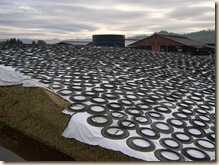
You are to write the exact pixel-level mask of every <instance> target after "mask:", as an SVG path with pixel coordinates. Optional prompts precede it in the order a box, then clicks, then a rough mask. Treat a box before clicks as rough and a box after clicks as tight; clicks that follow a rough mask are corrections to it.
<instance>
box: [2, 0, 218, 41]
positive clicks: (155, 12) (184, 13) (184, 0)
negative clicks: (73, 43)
mask: <svg viewBox="0 0 219 165" xmlns="http://www.w3.org/2000/svg"><path fill="white" fill-rule="evenodd" d="M207 29H215V1H213V0H0V38H11V37H16V38H32V39H51V38H58V39H70V38H91V37H92V35H93V34H124V35H126V37H129V36H132V35H135V34H152V33H154V32H159V31H161V30H166V31H168V32H175V33H189V32H194V31H199V30H207Z"/></svg>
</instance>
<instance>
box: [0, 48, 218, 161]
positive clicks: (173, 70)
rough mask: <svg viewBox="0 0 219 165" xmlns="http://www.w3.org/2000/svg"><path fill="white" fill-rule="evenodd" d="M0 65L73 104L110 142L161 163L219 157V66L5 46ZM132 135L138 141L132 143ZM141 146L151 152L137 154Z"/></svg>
mask: <svg viewBox="0 0 219 165" xmlns="http://www.w3.org/2000/svg"><path fill="white" fill-rule="evenodd" d="M0 65H5V66H11V67H13V68H16V70H17V71H19V72H21V73H23V74H24V75H27V76H30V77H32V78H33V79H36V80H38V81H39V82H41V83H43V84H45V85H46V86H47V87H48V88H50V89H52V90H53V91H54V92H55V93H57V94H58V95H60V96H63V97H65V98H67V99H68V100H70V101H71V102H72V104H71V105H70V106H69V107H68V108H67V110H69V111H71V112H74V113H83V112H88V113H89V114H90V117H89V118H88V119H87V122H88V123H89V124H91V125H93V126H95V127H101V128H102V130H101V133H102V135H103V136H104V137H105V138H109V139H113V140H116V139H124V140H127V141H126V142H127V146H129V147H130V148H131V149H133V150H137V151H140V152H153V153H154V155H155V157H156V158H157V159H158V160H160V161H168V160H170V161H185V159H186V160H191V161H209V160H214V159H215V158H211V157H210V156H209V155H208V154H207V151H208V152H214V153H215V110H214V108H215V59H214V58H213V59H212V58H200V57H196V56H191V55H186V54H178V53H159V52H150V51H146V50H135V49H129V48H112V47H86V46H73V45H43V46H41V45H20V46H16V45H14V46H13V45H12V46H9V45H1V47H0ZM76 105H77V106H79V108H77V107H76ZM98 118H102V119H104V121H101V120H98ZM176 129H177V130H181V131H176ZM130 130H135V131H136V132H137V134H138V135H139V136H138V137H130V133H129V131H130ZM163 134H170V138H163V137H162V135H163ZM136 139H137V140H141V141H145V142H147V143H148V144H149V146H148V147H142V146H138V145H137V144H135V143H134V141H136ZM155 140H159V143H160V146H161V147H163V148H162V149H160V148H159V149H156V145H154V143H155ZM186 144H193V147H186ZM192 152H195V153H200V154H202V155H203V156H202V157H201V156H197V155H195V154H192ZM170 155H175V158H173V159H172V158H171V157H170Z"/></svg>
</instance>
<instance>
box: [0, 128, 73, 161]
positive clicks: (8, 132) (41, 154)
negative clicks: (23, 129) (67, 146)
mask: <svg viewBox="0 0 219 165" xmlns="http://www.w3.org/2000/svg"><path fill="white" fill-rule="evenodd" d="M2 157H3V158H2ZM0 159H2V161H6V162H21V161H74V159H73V158H71V157H70V156H67V155H65V154H63V153H61V152H59V151H56V150H54V149H52V148H51V147H49V146H46V145H44V144H42V143H40V142H38V141H36V140H34V139H33V138H30V137H27V136H25V135H23V134H22V133H20V132H18V131H16V130H14V129H12V128H10V127H7V126H3V127H2V128H0Z"/></svg>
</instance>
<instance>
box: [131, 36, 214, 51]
mask: <svg viewBox="0 0 219 165" xmlns="http://www.w3.org/2000/svg"><path fill="white" fill-rule="evenodd" d="M153 35H158V36H161V37H164V38H167V39H169V40H172V41H175V42H178V43H181V44H183V45H186V46H191V47H195V48H203V47H208V48H214V47H213V46H209V45H206V44H204V43H201V42H198V41H195V40H192V39H190V38H187V37H184V36H180V35H171V34H158V33H154V34H153ZM153 35H151V36H149V37H147V38H144V39H142V40H139V41H137V42H135V43H132V44H130V45H128V46H134V45H135V44H136V43H139V42H141V41H143V40H146V39H148V38H150V37H152V36H153Z"/></svg>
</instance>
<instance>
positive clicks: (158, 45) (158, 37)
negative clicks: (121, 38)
mask: <svg viewBox="0 0 219 165" xmlns="http://www.w3.org/2000/svg"><path fill="white" fill-rule="evenodd" d="M128 46H129V47H135V48H141V49H147V50H152V51H164V52H183V53H190V54H203V52H205V53H206V52H207V51H212V49H213V47H211V46H209V45H205V44H203V43H200V42H198V41H195V40H191V39H189V38H187V37H183V36H178V35H169V34H168V35H166V34H158V33H154V34H153V35H151V36H149V37H147V38H145V39H142V40H139V41H137V42H135V43H132V44H130V45H128ZM201 52H202V53H201Z"/></svg>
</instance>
